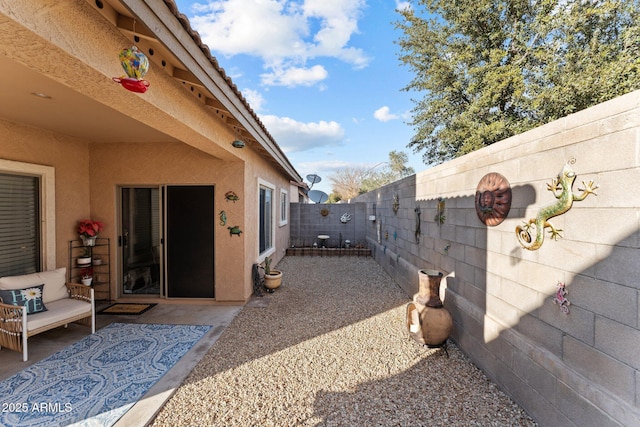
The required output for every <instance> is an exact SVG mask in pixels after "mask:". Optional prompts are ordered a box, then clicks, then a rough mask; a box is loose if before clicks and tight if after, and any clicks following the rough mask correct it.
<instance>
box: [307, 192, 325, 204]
mask: <svg viewBox="0 0 640 427" xmlns="http://www.w3.org/2000/svg"><path fill="white" fill-rule="evenodd" d="M308 196H309V198H310V199H311V201H312V202H314V203H324V202H326V201H327V200H329V196H328V195H327V193H325V192H324V191H320V190H311V191H309V194H308Z"/></svg>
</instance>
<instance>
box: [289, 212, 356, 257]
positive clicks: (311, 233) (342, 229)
mask: <svg viewBox="0 0 640 427" xmlns="http://www.w3.org/2000/svg"><path fill="white" fill-rule="evenodd" d="M323 209H325V211H324V212H322V211H323ZM366 209H367V205H366V203H353V204H304V203H292V204H291V206H290V215H291V242H290V245H289V246H295V247H310V246H312V245H313V244H314V243H317V244H318V245H320V243H321V242H320V240H318V235H320V234H324V235H327V236H329V239H328V240H327V241H326V244H325V245H326V247H331V248H337V247H338V246H340V245H341V244H342V247H344V241H345V240H350V241H351V247H355V245H357V244H358V243H360V244H366V222H365V214H366ZM323 213H325V214H326V215H323ZM343 215H348V216H349V217H350V219H349V220H348V221H347V222H342V221H341V218H342V217H343ZM345 219H346V218H345ZM341 238H342V240H340V239H341Z"/></svg>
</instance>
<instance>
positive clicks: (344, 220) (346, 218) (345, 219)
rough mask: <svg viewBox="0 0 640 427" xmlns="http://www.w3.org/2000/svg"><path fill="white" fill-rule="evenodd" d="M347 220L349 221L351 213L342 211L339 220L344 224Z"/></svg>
mask: <svg viewBox="0 0 640 427" xmlns="http://www.w3.org/2000/svg"><path fill="white" fill-rule="evenodd" d="M349 221H351V215H350V214H348V213H343V214H342V216H341V217H340V222H341V223H343V224H346V223H348V222H349Z"/></svg>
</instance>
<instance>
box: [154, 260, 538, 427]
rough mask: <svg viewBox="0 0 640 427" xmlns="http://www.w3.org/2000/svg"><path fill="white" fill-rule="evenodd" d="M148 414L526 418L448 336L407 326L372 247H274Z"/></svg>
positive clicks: (195, 422)
mask: <svg viewBox="0 0 640 427" xmlns="http://www.w3.org/2000/svg"><path fill="white" fill-rule="evenodd" d="M278 269H279V270H282V271H283V272H284V278H283V283H282V286H281V287H280V288H279V289H277V290H276V292H275V293H273V294H266V295H265V296H264V297H262V298H256V299H254V300H253V301H251V302H250V303H249V304H247V305H246V306H245V307H244V308H243V309H242V310H241V311H240V313H239V314H238V315H237V316H236V318H235V319H234V320H233V321H232V323H231V324H230V325H229V327H228V328H227V329H226V330H225V332H224V333H223V334H222V336H221V337H220V338H219V339H218V341H217V342H216V343H215V344H214V346H213V347H212V348H211V349H210V350H209V352H208V353H207V355H206V356H205V357H204V358H203V359H202V360H201V362H200V363H199V364H198V365H197V366H196V367H195V369H194V370H193V371H192V373H191V374H190V375H189V377H188V378H187V379H186V380H185V381H184V383H183V384H182V385H181V386H180V387H179V388H178V390H177V391H176V393H175V394H174V395H173V397H172V398H171V399H170V400H169V401H168V402H167V403H166V405H165V406H164V407H163V408H162V410H161V411H160V412H159V413H158V415H157V417H156V419H155V421H154V424H153V425H156V426H213V425H216V426H225V427H229V426H242V427H246V426H349V427H351V426H367V427H369V426H535V425H536V424H535V422H534V421H533V420H532V419H531V418H530V417H529V416H528V415H527V414H526V413H525V412H524V411H523V410H522V409H521V408H520V407H519V406H518V405H517V404H515V403H514V402H513V401H512V400H511V399H510V398H508V397H507V396H506V395H505V394H504V393H502V392H501V391H500V390H499V389H498V388H497V386H496V385H495V384H494V383H492V382H491V381H490V380H489V379H487V377H485V376H484V374H483V373H482V372H481V371H480V370H479V369H478V368H476V366H475V365H473V364H472V363H471V362H470V361H469V359H467V358H466V357H465V356H464V354H462V352H460V350H459V349H458V348H457V347H456V346H455V345H453V344H449V349H448V350H449V355H450V357H449V358H447V357H446V354H445V352H444V351H443V350H442V349H428V348H426V347H422V346H420V345H419V344H418V343H416V342H415V341H414V340H413V339H411V338H410V337H409V334H408V332H407V331H406V328H405V319H404V317H405V308H406V304H407V303H408V302H410V298H409V297H408V296H407V295H406V294H405V293H404V292H403V291H402V290H401V289H400V288H399V287H398V286H397V285H396V284H395V282H394V281H393V280H392V279H391V278H390V277H389V276H388V275H387V274H386V273H385V272H384V270H382V268H381V267H380V266H379V265H378V264H377V263H376V262H375V261H374V260H373V259H372V258H364V257H363V258H353V257H351V258H336V257H331V258H329V257H285V259H284V260H282V261H281V262H280V264H279V265H278Z"/></svg>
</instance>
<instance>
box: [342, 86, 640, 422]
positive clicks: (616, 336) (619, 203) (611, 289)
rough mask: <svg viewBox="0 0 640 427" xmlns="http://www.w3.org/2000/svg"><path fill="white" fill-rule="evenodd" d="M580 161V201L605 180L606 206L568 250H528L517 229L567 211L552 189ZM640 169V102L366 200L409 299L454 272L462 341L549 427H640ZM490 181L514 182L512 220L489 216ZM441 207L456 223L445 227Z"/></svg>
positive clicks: (548, 129) (589, 214) (450, 290)
mask: <svg viewBox="0 0 640 427" xmlns="http://www.w3.org/2000/svg"><path fill="white" fill-rule="evenodd" d="M571 158H573V159H575V163H573V164H572V165H571V167H572V169H573V170H574V171H575V173H576V175H577V179H576V181H575V183H574V185H573V192H574V193H575V194H579V193H580V191H579V188H582V187H583V185H582V181H589V180H593V181H595V183H596V184H597V185H598V186H599V188H598V189H597V193H598V195H597V196H593V195H590V196H588V197H586V199H584V200H583V201H575V202H574V203H573V207H572V208H571V209H570V210H569V211H568V212H566V213H564V214H563V215H560V216H557V217H555V218H551V219H550V222H551V223H553V225H554V226H555V227H556V228H558V229H562V232H561V234H562V238H560V239H559V240H558V241H554V240H552V239H550V234H549V233H548V229H546V230H545V231H544V233H545V236H544V243H543V245H542V247H540V248H539V249H538V250H534V251H529V250H525V249H523V248H522V247H521V245H520V244H519V242H518V240H517V238H516V232H515V229H516V226H518V225H520V224H522V223H523V221H525V220H529V219H530V218H535V217H536V215H537V214H538V213H539V212H540V210H541V208H543V207H545V206H548V205H552V204H554V203H556V202H557V199H556V198H555V197H554V195H553V194H552V192H550V191H548V189H547V183H549V182H550V181H551V179H552V178H554V177H555V176H556V175H557V174H558V173H559V172H560V170H561V169H562V167H563V165H564V164H565V163H566V162H567V161H568V160H569V159H571ZM639 166H640V91H637V92H634V93H631V94H628V95H626V96H622V97H620V98H617V99H614V100H612V101H609V102H606V103H603V104H600V105H598V106H595V107H593V108H590V109H588V110H585V111H582V112H579V113H577V114H574V115H571V116H568V117H566V118H563V119H561V120H558V121H555V122H553V123H549V124H547V125H545V126H542V127H540V128H537V129H534V130H531V131H529V132H527V133H524V134H522V135H518V136H516V137H512V138H509V139H507V140H504V141H501V142H499V143H496V144H494V145H492V146H490V147H487V148H485V149H482V150H479V151H477V152H474V153H472V154H469V155H467V156H464V157H461V158H458V159H456V160H453V161H450V162H447V163H445V164H442V165H439V166H436V167H433V168H431V169H428V170H425V171H423V172H420V173H418V174H417V175H414V176H412V177H408V178H406V179H403V180H401V181H398V182H396V183H393V184H391V185H388V186H386V187H383V188H381V189H379V190H376V191H374V192H370V193H367V194H365V195H362V196H360V197H358V198H357V199H356V200H355V201H356V202H364V203H366V210H367V215H373V211H374V204H375V211H376V215H377V220H376V222H371V221H366V233H367V241H368V244H369V246H370V247H371V249H372V250H373V252H374V256H375V259H376V260H377V261H378V262H379V263H380V264H381V265H382V266H384V268H385V269H386V270H387V271H388V272H389V273H390V274H391V275H392V276H393V277H394V278H395V279H396V280H397V282H398V283H399V284H400V286H402V287H403V288H404V289H405V290H406V291H407V294H408V300H409V299H410V298H411V296H412V295H413V294H414V293H416V292H417V290H418V270H419V269H423V268H430V269H437V270H440V271H442V272H443V273H444V274H445V278H444V279H443V282H442V289H441V293H442V294H443V297H444V301H445V306H446V307H447V308H448V309H449V310H450V311H451V313H452V315H453V317H454V321H455V325H454V327H455V331H454V334H453V336H452V338H453V339H454V340H455V341H456V343H457V344H458V345H459V346H460V347H461V348H462V350H463V351H464V352H465V353H466V354H468V355H469V356H470V357H471V359H472V360H473V361H474V362H475V363H476V364H477V365H478V366H479V367H480V368H481V369H482V370H483V371H484V372H485V373H486V374H487V375H488V376H489V377H491V378H492V379H493V380H494V381H496V382H497V383H498V384H499V385H500V386H501V387H502V388H503V389H504V390H505V391H506V392H507V393H508V394H510V395H511V396H512V397H513V398H514V399H515V400H516V401H517V402H518V403H519V404H520V405H522V406H523V407H524V408H525V409H526V410H527V411H528V412H529V414H530V415H531V416H533V417H534V418H535V419H536V420H537V421H538V423H539V424H540V425H542V426H554V427H555V426H560V425H562V426H580V427H583V426H610V425H622V426H638V425H640V372H639V370H640V330H639V322H640V317H639V310H638V305H639V303H640V298H639V295H638V294H639V289H640V250H639V248H640V234H639V232H638V230H639V229H640V209H639V208H640V167H639ZM490 172H498V173H500V174H502V175H503V176H504V177H506V178H507V180H508V181H509V182H510V184H511V189H512V196H513V197H512V206H511V210H510V213H509V215H508V217H507V219H506V220H504V222H502V223H501V224H499V225H497V226H494V227H488V226H485V225H484V223H482V222H481V221H480V220H479V218H478V216H477V214H476V209H475V192H476V189H477V187H478V183H479V182H480V180H481V179H482V177H483V176H484V175H485V174H488V173H490ZM396 194H397V195H398V197H399V201H400V206H399V209H398V212H397V213H394V211H393V209H392V207H393V198H394V195H396ZM439 197H442V198H444V199H445V203H446V205H445V212H444V213H445V217H446V219H445V222H444V223H443V224H439V223H437V222H436V221H435V215H436V206H437V202H438V198H439ZM416 207H417V208H418V210H419V213H420V216H419V222H418V221H417V218H418V215H417V213H416ZM418 224H419V226H420V231H419V234H418V238H419V242H418V241H417V239H416V228H417V225H418ZM558 282H564V283H565V284H566V289H567V291H568V294H567V295H566V298H567V299H568V300H569V301H570V302H571V305H570V306H569V309H570V311H569V313H568V314H565V313H564V312H563V311H561V310H560V307H559V306H558V305H556V304H554V303H553V298H554V296H555V292H556V289H557V288H556V285H557V283H558ZM407 339H409V337H408V335H407ZM447 381H455V378H448V379H447Z"/></svg>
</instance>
